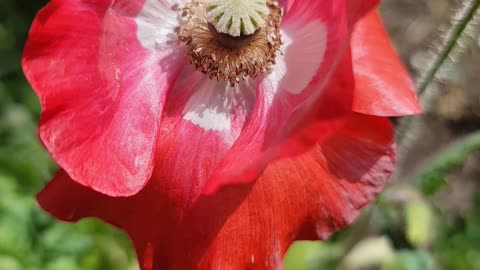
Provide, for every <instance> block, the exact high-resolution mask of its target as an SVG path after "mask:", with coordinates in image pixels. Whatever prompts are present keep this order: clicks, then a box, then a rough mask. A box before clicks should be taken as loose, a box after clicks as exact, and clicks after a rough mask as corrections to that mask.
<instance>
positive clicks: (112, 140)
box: [22, 0, 183, 196]
mask: <svg viewBox="0 0 480 270" xmlns="http://www.w3.org/2000/svg"><path fill="white" fill-rule="evenodd" d="M151 2H152V1H147V2H146V3H145V1H143V0H134V1H127V0H119V1H112V0H101V1H100V0H99V1H79V0H54V1H52V2H51V3H50V4H49V5H47V7H45V8H44V9H43V10H42V11H41V12H40V13H39V14H38V16H37V18H36V19H35V21H34V23H33V26H32V29H31V32H30V36H29V39H28V42H27V45H26V48H25V53H24V57H23V62H22V64H23V68H24V71H25V74H26V76H27V78H28V80H29V81H30V83H31V84H32V86H33V88H34V90H35V91H36V93H37V94H38V96H39V97H40V101H41V104H42V109H43V113H42V118H41V122H40V129H39V132H40V137H41V139H42V141H43V143H44V145H45V146H46V148H47V149H48V151H49V152H50V154H51V155H52V157H53V158H54V159H55V161H57V162H58V163H59V164H60V166H61V167H62V168H64V169H65V171H66V172H67V173H68V174H69V175H70V176H71V177H72V178H73V179H74V180H75V181H77V182H79V183H81V184H83V185H86V186H89V187H92V188H94V189H95V190H98V191H100V192H102V193H105V194H108V195H112V196H128V195H132V194H135V193H137V192H138V191H139V190H140V189H141V188H142V187H143V186H144V185H145V184H146V182H147V181H148V179H149V178H150V176H151V173H152V170H153V157H154V151H155V144H156V140H157V137H158V130H159V123H160V120H161V112H162V109H163V105H164V102H165V98H166V94H167V91H168V90H169V89H170V88H171V87H172V85H173V84H172V81H174V80H175V77H176V75H177V74H178V73H179V71H180V69H181V67H182V66H183V61H180V60H179V58H178V56H179V54H178V53H177V54H175V53H174V52H176V51H177V52H179V53H180V55H181V51H180V50H178V49H175V48H173V47H172V46H174V45H173V43H172V44H170V43H169V39H168V37H165V36H160V37H158V36H157V37H158V38H157V39H156V40H155V46H157V47H161V48H162V49H161V50H158V49H154V48H151V47H149V46H148V45H150V43H149V40H145V38H143V37H144V35H143V34H142V33H143V32H142V30H144V28H145V27H147V26H148V25H149V22H150V20H151V17H152V16H151V13H149V12H145V10H144V9H143V8H144V7H145V5H147V4H150V5H151V4H152V3H151ZM155 3H156V5H154V7H155V8H156V9H155V10H156V11H157V12H160V13H161V14H162V15H163V16H162V17H161V18H162V19H163V20H164V24H159V25H158V27H159V28H161V29H164V30H165V29H167V30H168V29H170V28H171V25H172V24H173V22H174V21H176V18H175V16H176V14H175V13H174V12H173V11H171V10H170V4H171V3H170V1H155ZM150 8H151V7H150ZM149 10H150V9H149ZM162 27H164V28H162ZM147 28H148V27H147ZM155 34H157V33H151V35H152V36H153V37H156V36H155ZM162 34H163V33H162Z"/></svg>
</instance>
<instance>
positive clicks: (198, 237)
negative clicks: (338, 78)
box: [38, 115, 395, 270]
mask: <svg viewBox="0 0 480 270" xmlns="http://www.w3.org/2000/svg"><path fill="white" fill-rule="evenodd" d="M394 154H395V145H394V139H393V129H392V126H391V124H390V123H389V122H388V120H387V119H384V118H379V117H374V116H366V115H352V116H351V117H350V118H349V120H348V121H347V123H346V125H345V126H344V128H343V129H341V130H340V131H339V132H338V135H337V136H334V137H331V138H330V139H328V140H326V141H324V142H323V143H322V144H320V145H317V146H315V147H314V148H313V149H311V150H310V151H309V152H307V153H304V154H302V155H299V156H298V157H296V158H293V159H284V160H279V161H276V162H274V163H272V164H270V165H269V166H268V168H267V169H266V170H265V172H264V174H263V175H262V176H261V177H260V178H259V180H258V181H257V182H255V183H252V184H250V185H246V186H232V187H227V188H224V189H222V190H220V191H219V192H217V193H216V194H214V195H212V196H205V197H204V196H201V197H200V198H199V199H197V200H195V202H194V204H193V205H185V203H184V202H185V199H186V198H185V197H183V196H180V197H179V196H178V195H179V193H182V192H183V191H182V189H183V185H185V183H180V182H170V183H169V184H168V185H165V181H164V179H161V178H155V179H152V181H150V183H149V184H148V185H147V187H146V188H145V189H144V190H142V191H141V192H140V193H138V194H137V195H135V196H133V197H130V198H112V197H108V196H105V195H102V194H99V193H96V192H94V191H92V190H90V189H87V188H84V187H82V186H80V185H79V184H77V183H75V182H74V181H72V180H70V179H68V178H67V177H65V176H66V174H59V176H57V177H56V179H54V180H53V181H52V182H51V183H50V184H49V185H48V186H47V187H46V189H45V190H44V191H43V192H42V193H41V194H40V195H39V198H38V200H39V203H40V205H41V206H42V207H43V208H44V209H45V210H47V211H48V212H50V213H52V214H53V215H55V216H56V217H58V218H60V219H63V220H69V221H75V220H78V219H80V218H83V217H92V216H93V217H98V218H101V219H103V220H106V221H107V222H111V223H112V224H113V225H115V226H117V227H120V228H123V229H124V230H126V231H127V232H128V233H129V234H130V236H131V237H132V239H133V241H134V243H135V247H136V249H137V253H138V257H139V261H140V265H141V266H142V269H143V270H159V269H168V270H177V269H178V270H189V269H199V270H209V269H219V268H221V269H232V270H237V269H238V270H243V269H262V270H270V269H271V270H273V269H283V266H282V264H283V257H284V254H285V252H286V251H287V249H288V247H289V246H290V244H291V243H292V242H293V241H294V240H295V239H325V238H327V237H328V236H330V235H331V234H332V233H334V232H335V231H337V230H339V229H342V228H343V227H345V226H346V225H348V224H350V223H351V222H352V221H353V220H354V219H355V217H356V216H357V215H358V213H359V210H360V209H361V208H362V207H363V206H364V205H365V204H367V203H368V202H370V201H371V200H373V198H374V197H375V195H376V194H378V193H379V192H380V190H381V189H382V188H383V186H384V184H385V182H386V180H387V179H388V177H389V176H390V175H391V173H392V171H393V169H394V160H395V159H394ZM66 189H68V190H69V192H64V191H65V190H66ZM197 192H201V190H200V189H198V190H197ZM189 196H190V198H194V197H197V196H198V193H197V194H189ZM267 205H268V207H265V206H267ZM232 243H235V244H234V245H232Z"/></svg>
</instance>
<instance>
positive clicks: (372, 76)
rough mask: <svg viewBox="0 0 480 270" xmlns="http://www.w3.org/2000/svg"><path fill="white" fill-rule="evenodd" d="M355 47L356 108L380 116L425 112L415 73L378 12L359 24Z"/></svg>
mask: <svg viewBox="0 0 480 270" xmlns="http://www.w3.org/2000/svg"><path fill="white" fill-rule="evenodd" d="M351 46H352V55H353V71H354V76H355V97H354V102H353V110H354V111H356V112H359V113H364V114H370V115H377V116H403V115H412V114H419V113H420V112H421V108H420V104H419V101H418V99H417V95H416V92H415V86H414V84H413V82H412V79H411V76H410V75H409V73H408V72H407V70H406V69H405V67H404V65H403V64H402V62H401V60H400V58H399V57H398V55H397V53H396V52H395V50H394V48H393V47H392V44H391V43H390V40H389V38H388V34H387V32H386V30H385V27H384V26H383V23H382V21H381V19H380V16H379V14H378V12H377V11H373V12H370V13H369V14H368V15H367V16H366V17H364V18H363V19H361V20H360V21H359V22H358V23H357V25H356V27H355V30H354V31H353V36H352V45H351Z"/></svg>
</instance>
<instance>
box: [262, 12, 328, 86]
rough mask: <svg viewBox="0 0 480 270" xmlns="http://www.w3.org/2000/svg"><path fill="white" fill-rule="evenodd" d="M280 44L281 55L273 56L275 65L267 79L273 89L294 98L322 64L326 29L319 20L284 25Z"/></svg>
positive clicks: (325, 44)
mask: <svg viewBox="0 0 480 270" xmlns="http://www.w3.org/2000/svg"><path fill="white" fill-rule="evenodd" d="M282 41H283V45H282V47H281V51H282V52H284V54H283V55H282V54H279V55H278V56H277V59H276V62H277V64H276V65H275V66H274V69H273V72H272V74H270V75H269V76H268V79H269V80H270V81H271V82H272V84H273V87H274V89H280V88H281V89H283V90H286V91H288V92H290V93H291V94H294V95H298V94H300V93H302V91H303V90H304V89H305V88H306V87H307V86H308V84H309V83H310V82H311V81H312V79H313V77H314V76H315V74H316V72H317V70H318V68H319V67H320V65H321V64H322V61H323V58H324V56H325V51H326V49H327V28H326V26H325V24H324V23H322V22H321V21H319V20H317V21H313V22H310V23H309V24H308V25H305V26H299V25H287V26H286V29H283V30H282Z"/></svg>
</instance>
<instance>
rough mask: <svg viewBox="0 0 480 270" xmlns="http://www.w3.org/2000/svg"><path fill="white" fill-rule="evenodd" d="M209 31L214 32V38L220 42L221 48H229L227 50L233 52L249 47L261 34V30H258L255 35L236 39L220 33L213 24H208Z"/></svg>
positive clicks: (241, 36)
mask: <svg viewBox="0 0 480 270" xmlns="http://www.w3.org/2000/svg"><path fill="white" fill-rule="evenodd" d="M208 29H209V30H210V32H212V34H213V37H214V38H215V40H216V41H217V42H218V44H220V46H222V47H224V48H227V49H232V50H237V49H241V48H243V47H245V46H247V45H249V44H250V42H252V40H253V39H254V38H255V37H256V36H257V35H258V33H259V32H260V29H258V30H257V31H255V33H253V34H251V35H244V34H241V35H240V36H238V37H234V36H231V35H229V34H224V33H220V32H218V31H217V29H216V28H215V26H214V25H213V24H211V23H208Z"/></svg>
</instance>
